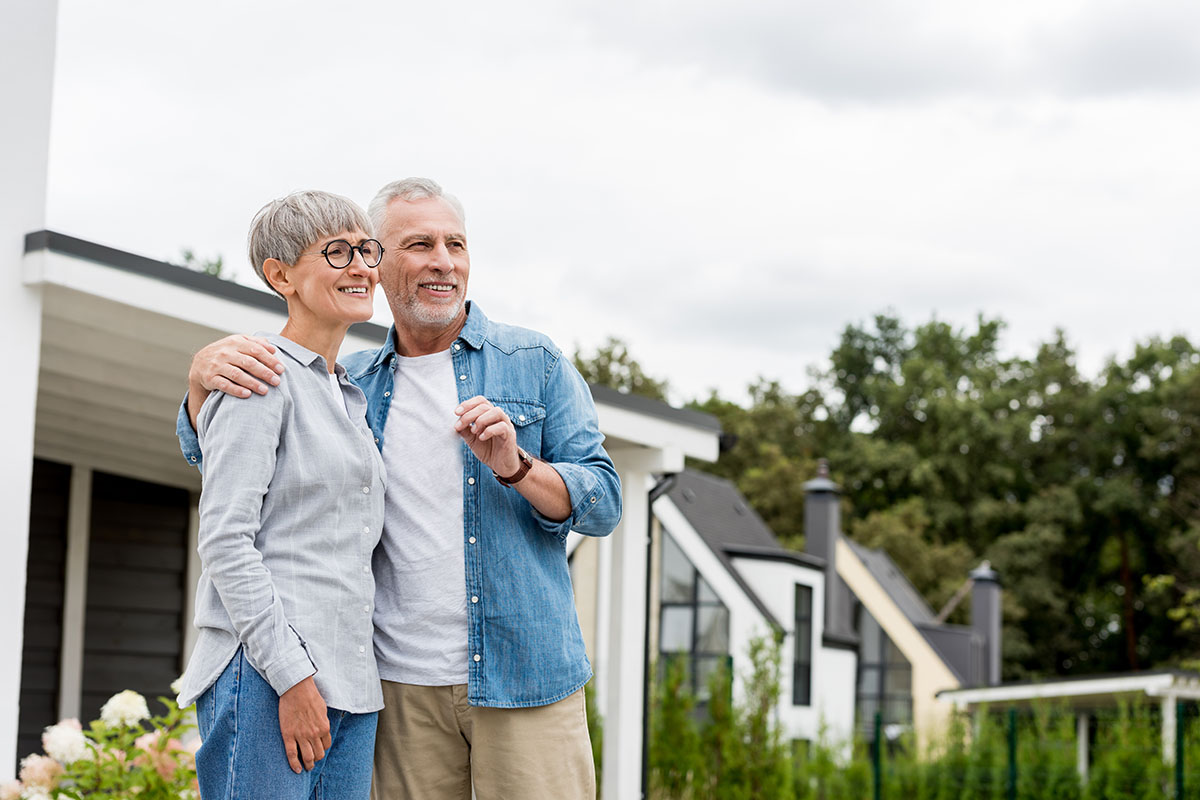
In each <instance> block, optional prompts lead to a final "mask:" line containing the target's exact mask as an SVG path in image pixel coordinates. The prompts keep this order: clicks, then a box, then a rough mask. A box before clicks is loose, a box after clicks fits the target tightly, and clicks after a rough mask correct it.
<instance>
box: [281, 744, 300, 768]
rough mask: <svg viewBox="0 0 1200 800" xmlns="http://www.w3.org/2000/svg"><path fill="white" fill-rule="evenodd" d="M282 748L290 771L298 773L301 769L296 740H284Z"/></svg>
mask: <svg viewBox="0 0 1200 800" xmlns="http://www.w3.org/2000/svg"><path fill="white" fill-rule="evenodd" d="M283 749H284V750H285V751H286V752H287V760H288V766H289V767H291V768H292V772H294V773H296V774H297V775H299V774H300V773H301V772H302V771H303V767H302V766H301V765H300V757H299V755H298V754H297V752H296V740H295V739H292V740H290V741H289V740H284V747H283Z"/></svg>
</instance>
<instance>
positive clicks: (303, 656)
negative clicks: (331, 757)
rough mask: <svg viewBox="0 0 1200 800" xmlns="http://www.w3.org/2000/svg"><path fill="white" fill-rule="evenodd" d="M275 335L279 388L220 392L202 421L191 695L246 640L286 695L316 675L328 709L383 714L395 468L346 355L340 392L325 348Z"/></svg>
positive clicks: (258, 665) (185, 689)
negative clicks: (381, 630)
mask: <svg viewBox="0 0 1200 800" xmlns="http://www.w3.org/2000/svg"><path fill="white" fill-rule="evenodd" d="M268 338H269V339H270V341H271V343H272V344H274V345H275V346H276V347H277V348H278V349H279V351H280V354H281V355H280V357H281V358H282V359H283V360H284V361H285V362H289V363H288V369H287V370H286V372H285V373H284V375H283V377H282V379H281V381H280V385H279V386H278V387H276V388H274V389H272V390H271V391H270V392H268V393H267V394H266V395H265V396H263V395H257V394H256V395H252V396H251V397H250V398H249V399H247V400H241V399H238V398H235V397H230V396H228V395H224V394H222V393H220V392H214V393H213V394H211V395H210V396H209V397H208V399H207V400H206V401H205V403H204V406H203V408H201V410H200V414H199V416H198V418H197V429H198V431H199V438H198V441H197V440H196V439H195V438H193V441H194V442H197V443H198V445H199V451H200V452H202V453H203V463H204V488H203V491H202V492H201V495H200V531H199V541H198V546H199V551H200V561H201V564H202V565H203V571H202V572H201V575H200V581H199V583H198V585H197V590H196V617H195V624H196V627H197V628H198V630H199V635H198V637H197V640H196V648H195V650H194V651H193V653H192V656H191V659H190V661H189V663H188V668H187V671H186V673H185V675H184V678H183V685H182V688H181V690H180V704H181V705H188V704H190V703H192V702H193V701H194V700H195V699H196V698H197V697H199V696H200V695H201V694H202V693H203V692H204V691H205V690H206V689H207V688H208V687H209V686H211V685H212V683H213V681H215V680H216V679H217V677H218V676H220V674H221V672H222V671H223V670H224V669H225V666H226V665H227V664H228V663H229V660H230V659H231V658H232V657H233V655H234V654H235V653H236V652H237V649H238V647H242V648H244V649H245V652H246V656H247V658H248V659H249V661H250V663H251V664H252V665H253V666H254V668H255V669H256V670H257V671H258V672H259V673H260V674H261V675H262V676H263V677H264V678H265V679H266V680H267V682H268V683H270V684H271V687H272V688H273V689H275V691H276V692H277V693H279V694H283V693H284V692H285V691H287V690H288V689H289V688H291V687H292V686H294V685H295V684H296V683H298V682H299V681H301V680H303V679H304V678H306V677H308V676H309V675H313V676H314V680H315V682H316V684H317V689H318V691H320V693H321V696H322V698H323V699H324V700H325V703H326V705H328V706H329V707H331V708H337V709H340V710H342V711H349V712H352V713H365V712H370V711H378V710H379V709H380V708H382V707H383V695H382V692H381V689H380V685H379V671H378V669H377V665H376V660H375V653H374V648H373V645H372V640H373V636H374V625H373V615H374V603H375V581H374V577H373V570H372V569H371V558H372V555H373V553H374V550H375V546H376V544H378V542H379V539H380V536H381V535H382V530H383V517H384V467H383V459H382V457H381V456H380V454H379V451H378V450H376V448H375V447H374V446H373V445H374V436H373V434H372V432H371V430H370V428H369V427H368V426H367V424H366V416H365V414H366V410H367V402H366V398H365V396H364V395H363V393H362V391H361V390H360V389H359V388H358V387H357V386H355V385H354V384H352V383H350V382H349V381H348V380H346V379H345V370H344V369H343V368H342V367H340V366H338V367H336V368H335V369H336V372H337V375H338V378H339V387H340V389H341V393H342V397H338V396H336V395H335V394H334V391H333V387H332V386H331V383H330V380H329V371H328V368H327V367H326V364H325V359H324V358H323V357H322V356H319V355H317V354H316V353H314V352H312V351H310V350H308V349H306V348H304V347H301V346H300V345H298V344H296V343H295V342H292V341H290V340H288V339H285V338H283V337H282V336H269V337H268ZM185 419H186V416H185ZM188 431H189V432H190V431H191V426H190V425H189V426H188ZM195 455H196V462H195V463H199V461H200V457H199V453H195Z"/></svg>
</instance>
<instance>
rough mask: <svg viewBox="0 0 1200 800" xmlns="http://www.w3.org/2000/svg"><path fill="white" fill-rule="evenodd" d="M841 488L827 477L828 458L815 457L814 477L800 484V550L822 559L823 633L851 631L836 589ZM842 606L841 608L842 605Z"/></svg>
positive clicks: (841, 595)
mask: <svg viewBox="0 0 1200 800" xmlns="http://www.w3.org/2000/svg"><path fill="white" fill-rule="evenodd" d="M840 492H841V490H840V489H839V488H838V485H837V484H836V483H834V482H833V481H831V480H830V479H829V462H828V461H826V460H825V459H823V458H822V459H820V460H818V461H817V477H815V478H813V479H812V480H811V481H808V482H806V483H805V484H804V552H806V553H808V554H810V555H813V556H816V557H817V558H820V559H822V560H823V561H824V562H825V635H826V636H831V635H832V636H835V637H836V636H839V635H840V636H845V635H848V634H850V633H851V631H850V630H849V626H848V624H847V623H848V622H849V618H850V607H849V598H847V597H845V592H841V591H838V588H839V585H840V580H839V578H838V574H837V541H838V536H839V535H840V534H841V530H842V514H841V506H840V505H839V502H838V496H839V494H840ZM843 605H844V606H846V607H845V608H842V606H843Z"/></svg>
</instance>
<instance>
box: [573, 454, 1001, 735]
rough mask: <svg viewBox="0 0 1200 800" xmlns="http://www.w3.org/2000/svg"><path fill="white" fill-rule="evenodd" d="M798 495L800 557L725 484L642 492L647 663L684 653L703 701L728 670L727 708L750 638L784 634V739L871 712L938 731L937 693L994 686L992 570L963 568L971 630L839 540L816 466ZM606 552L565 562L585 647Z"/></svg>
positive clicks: (584, 548) (845, 729) (847, 729)
mask: <svg viewBox="0 0 1200 800" xmlns="http://www.w3.org/2000/svg"><path fill="white" fill-rule="evenodd" d="M822 469H823V470H824V467H823V468H822ZM805 489H806V499H805V531H806V540H807V542H806V546H807V550H806V552H803V553H798V552H793V551H788V550H785V549H784V548H782V547H781V546H780V545H779V543H778V541H777V540H776V538H775V535H774V534H773V533H772V532H771V530H770V529H769V528H768V527H767V525H766V524H765V523H764V522H763V521H762V519H761V518H760V517H759V516H758V515H757V514H756V513H755V512H754V511H753V509H751V508H750V506H749V504H748V503H747V502H746V500H745V498H744V497H742V495H741V494H740V493H739V492H738V491H737V489H736V488H735V487H734V486H733V485H732V484H731V483H729V482H728V481H726V480H723V479H720V478H717V477H714V476H712V475H709V474H706V473H701V472H695V471H691V470H685V471H683V472H681V473H678V474H675V475H669V476H666V477H664V478H663V479H662V480H661V481H660V483H659V484H658V485H657V486H656V487H655V490H654V491H653V492H652V493H651V497H652V498H654V499H653V517H654V518H653V524H652V525H651V528H650V531H649V533H650V538H649V541H648V543H647V549H648V551H649V552H650V557H649V559H648V561H647V565H648V567H649V569H648V571H647V572H646V573H645V578H644V583H643V584H642V585H641V586H640V591H643V592H645V593H646V595H647V596H648V598H649V600H648V603H647V604H646V613H647V619H648V625H647V627H646V628H645V631H644V634H643V635H644V638H643V647H644V648H645V663H646V664H647V665H648V666H649V665H651V664H653V663H654V662H655V661H656V660H658V659H661V658H662V657H664V656H673V657H684V658H686V659H687V663H688V664H689V665H690V668H691V669H690V672H689V674H690V676H691V680H692V688H693V690H694V691H695V693H696V694H697V696H699V697H700V698H701V699H703V698H704V697H705V695H706V678H707V676H708V675H709V674H710V673H711V672H712V671H713V670H714V669H716V668H717V667H719V666H720V665H722V664H726V663H728V664H730V665H731V667H732V669H733V672H734V676H735V680H734V685H733V691H734V698H735V700H736V699H739V698H740V697H741V696H742V694H743V687H742V683H741V680H740V676H741V675H742V674H744V673H746V672H748V671H749V664H748V657H747V656H748V647H749V643H750V641H751V639H752V638H754V637H756V636H772V635H775V634H781V635H782V644H781V661H782V675H781V678H782V681H781V690H782V691H781V696H780V700H779V705H778V707H777V709H776V714H775V716H776V719H777V721H778V722H779V723H780V725H781V726H782V728H783V733H784V736H785V737H787V738H790V739H792V740H798V741H801V742H815V741H817V740H818V739H819V738H820V737H821V736H822V735H824V736H825V737H826V740H827V741H828V742H830V743H846V742H848V741H849V740H850V739H851V737H852V736H854V735H855V734H856V733H857V734H859V735H862V736H864V737H866V738H870V737H871V736H873V735H874V726H873V722H874V717H875V713H876V712H877V711H878V712H879V713H880V714H881V717H882V722H883V723H884V724H885V725H886V726H887V727H886V730H888V731H890V732H892V733H893V734H894V733H895V732H897V731H903V730H913V731H915V733H916V735H917V738H918V740H921V741H924V740H926V739H927V738H928V737H930V736H933V735H936V734H937V732H938V731H939V730H940V729H941V727H942V726H943V725H944V724H945V722H946V720H947V717H948V715H949V714H950V712H951V710H952V708H951V706H950V704H948V703H945V702H941V701H939V700H938V696H937V695H938V692H940V691H943V690H955V689H959V688H961V687H964V686H977V685H983V684H987V683H994V682H996V681H997V680H998V677H999V674H998V666H999V661H998V659H999V641H1000V640H999V602H998V601H999V584H998V583H997V581H996V576H995V574H994V573H991V572H990V570H977V571H976V572H975V573H973V576H972V580H973V582H974V592H975V596H974V598H973V603H972V606H973V609H974V611H975V615H974V619H975V622H976V623H977V625H973V626H972V627H965V626H959V625H948V624H945V623H942V622H940V621H938V620H937V618H936V617H935V615H934V613H933V611H932V610H931V609H930V608H929V607H928V605H927V604H926V603H925V601H924V600H923V599H922V598H921V596H920V595H919V594H918V593H917V591H916V590H915V589H914V588H913V587H912V585H911V584H910V583H909V582H908V581H907V579H906V578H905V577H904V576H903V574H902V573H901V572H900V570H899V569H898V568H897V567H896V565H895V564H894V563H893V562H892V561H891V559H890V558H888V556H887V554H886V553H883V552H881V551H876V550H870V549H868V548H864V547H862V546H861V545H858V544H856V543H854V542H852V541H851V540H849V539H847V538H846V537H845V536H843V535H842V533H841V525H840V517H839V494H838V490H837V487H836V485H834V484H833V482H832V481H830V480H829V478H828V475H827V474H826V473H825V472H824V471H822V472H821V473H820V474H818V475H817V476H816V477H815V478H814V479H813V480H811V481H809V482H808V483H807V484H805ZM602 546H603V542H602V541H596V540H580V541H579V542H578V546H577V547H576V548H575V549H574V552H573V554H572V577H573V580H574V582H575V586H576V595H577V600H578V608H579V614H580V620H581V623H582V626H583V630H584V636H585V638H586V639H587V640H588V642H589V647H591V648H592V649H593V650H596V649H599V645H597V644H596V643H595V641H596V637H595V635H594V633H593V631H595V630H596V629H597V627H603V623H602V622H600V620H602V619H603V615H604V613H605V612H604V609H605V606H606V604H607V603H609V602H611V599H610V598H608V597H606V595H605V593H604V592H603V591H602V590H601V591H598V592H597V591H596V590H595V589H594V587H593V581H591V579H590V578H589V576H590V575H591V574H593V573H594V572H595V570H596V569H597V564H598V563H599V560H600V555H599V549H600V547H602ZM966 578H967V576H964V580H965V579H966ZM627 645H629V646H632V645H633V642H632V641H630V642H627Z"/></svg>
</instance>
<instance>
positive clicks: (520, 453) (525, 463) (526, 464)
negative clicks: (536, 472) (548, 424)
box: [492, 447, 533, 486]
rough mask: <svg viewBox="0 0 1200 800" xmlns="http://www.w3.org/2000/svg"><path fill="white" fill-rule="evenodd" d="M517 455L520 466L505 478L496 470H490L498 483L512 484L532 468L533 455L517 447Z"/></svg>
mask: <svg viewBox="0 0 1200 800" xmlns="http://www.w3.org/2000/svg"><path fill="white" fill-rule="evenodd" d="M517 457H518V458H520V459H521V468H520V469H519V470H517V471H516V472H515V473H513V474H512V475H509V476H508V477H507V478H503V477H501V476H499V475H497V474H496V471H495V470H492V477H493V478H495V479H496V480H498V481H500V483H502V484H504V485H505V486H512V485H513V484H514V483H516V482H517V481H519V480H521V479H522V478H524V477H525V476H526V475H528V474H529V470H531V469H533V456H531V455H529V453H526V452H525V451H524V450H522V449H521V448H519V447H518V448H517Z"/></svg>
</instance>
